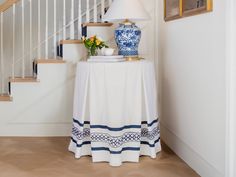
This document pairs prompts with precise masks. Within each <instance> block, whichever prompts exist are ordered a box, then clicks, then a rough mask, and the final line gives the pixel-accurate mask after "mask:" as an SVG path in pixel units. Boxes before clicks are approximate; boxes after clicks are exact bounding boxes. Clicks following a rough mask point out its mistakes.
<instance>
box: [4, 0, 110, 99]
mask: <svg viewBox="0 0 236 177" xmlns="http://www.w3.org/2000/svg"><path fill="white" fill-rule="evenodd" d="M34 1H37V0H30V1H29V6H27V8H30V9H29V11H30V21H29V24H30V31H29V32H30V34H29V36H30V37H29V38H30V40H31V41H29V42H30V43H29V45H30V47H29V51H27V52H26V51H25V47H26V46H25V42H26V41H25V39H24V40H23V41H22V45H21V46H19V47H23V51H25V52H26V53H25V54H22V58H21V59H20V60H19V61H20V62H23V63H22V64H20V65H17V64H16V63H17V62H16V61H17V59H16V56H15V53H16V52H15V51H13V59H12V61H13V64H12V66H13V67H12V75H11V76H10V77H9V79H8V93H6V91H4V89H3V86H2V90H0V101H5V102H6V101H8V102H11V101H13V98H12V95H11V93H12V91H11V85H12V84H13V83H38V82H40V81H39V79H38V78H37V73H38V64H65V63H66V61H64V56H63V46H64V45H68V44H69V45H81V46H82V47H83V42H82V40H81V39H80V38H77V39H73V38H72V39H70V38H69V39H68V38H67V37H65V36H64V37H63V38H64V39H60V38H59V35H60V33H63V35H65V33H66V31H70V35H69V36H75V35H74V34H73V35H71V32H75V30H74V29H75V24H76V23H77V22H78V25H79V26H80V28H81V29H80V28H79V27H78V31H81V36H82V35H83V36H87V30H88V28H92V27H102V28H103V27H111V26H112V25H113V24H112V23H108V22H106V23H103V22H97V19H93V20H94V22H91V21H85V22H82V17H83V16H85V17H86V19H87V20H88V19H90V16H91V13H93V12H94V16H93V18H95V16H103V15H104V12H105V9H107V8H108V5H109V4H108V3H111V1H110V0H109V1H108V0H101V3H100V4H94V6H93V7H92V8H90V7H89V4H90V3H88V2H89V1H93V0H86V2H87V3H86V4H87V7H86V13H85V14H84V15H83V14H79V16H78V17H74V14H73V15H72V14H71V21H70V22H69V23H68V24H66V22H65V21H63V24H66V25H65V26H63V27H62V28H61V29H59V30H56V29H54V34H53V35H52V36H49V35H48V33H47V32H48V27H47V25H48V24H46V34H45V36H46V40H45V41H42V42H41V41H38V42H39V43H40V44H38V45H39V46H37V47H36V48H35V49H36V51H37V52H38V57H37V58H38V59H36V60H32V65H31V66H32V67H33V69H32V71H33V74H32V76H25V74H24V73H25V64H24V63H25V62H26V61H25V60H26V57H27V56H30V57H33V47H32V38H33V37H32V35H33V33H32V26H31V25H32V13H33V12H32V3H33V2H34ZM63 1H65V0H63ZM68 1H69V0H68ZM68 1H65V2H68ZM26 2H28V1H26V0H6V1H5V2H4V3H3V4H2V5H0V14H1V18H0V20H1V22H2V23H1V24H2V26H3V24H4V21H3V13H4V12H6V11H11V10H12V12H13V22H12V23H13V26H12V27H13V32H14V31H15V30H16V29H15V28H16V27H15V25H16V24H15V19H16V17H15V15H16V13H17V12H16V8H17V6H16V4H18V3H21V6H22V7H21V6H19V7H21V9H22V14H20V15H22V18H24V20H25V18H26V16H25V14H24V8H26V5H25V3H26ZM38 2H39V1H38ZM94 2H97V1H94ZM47 3H48V0H46V6H47V7H46V10H47V9H48V8H49V7H48V4H47ZM54 3H56V1H54ZM72 3H75V1H74V0H71V11H72V12H74V9H76V7H73V5H72ZM78 3H81V0H78ZM38 5H40V3H39V4H38ZM64 5H66V4H64ZM41 6H42V5H41ZM72 7H73V8H74V9H72ZM98 7H100V8H101V9H103V10H101V13H102V14H100V15H98V14H97V15H96V14H95V12H97V11H98ZM79 8H81V6H80V7H79ZM41 9H43V8H42V7H41ZM94 9H96V11H95V10H94ZM38 10H39V11H40V7H39V8H38ZM55 10H56V6H54V11H55ZM80 10H81V9H80ZM47 13H48V12H47ZM80 13H81V11H80ZM39 14H40V13H39V12H38V15H39ZM65 14H66V13H65V9H64V12H63V16H64V20H65ZM72 17H74V18H72ZM38 19H40V17H38ZM54 19H55V18H54ZM46 22H47V20H46ZM80 23H81V24H80ZM24 25H25V22H24V21H22V30H23V31H24V28H25V27H24ZM38 25H39V27H40V25H42V24H40V23H38ZM54 27H56V25H55V23H54ZM67 28H69V29H68V30H67ZM72 28H74V29H72ZM0 30H1V35H0V39H1V40H3V39H2V38H3V36H4V34H3V30H2V28H0ZM56 31H59V32H56ZM94 34H96V33H94ZM26 35H27V34H26ZM37 35H38V37H39V39H38V40H40V34H39V33H38V34H37ZM15 36H16V34H15V33H14V34H13V41H12V42H13V50H14V49H16V48H17V46H15V43H14V41H15ZM41 38H42V37H41ZM51 39H54V43H55V41H56V39H60V40H59V41H58V42H57V41H56V43H57V45H58V46H57V49H55V50H54V52H56V56H57V57H55V58H54V57H52V58H51V59H50V57H49V54H48V51H49V49H48V48H47V47H48V41H49V40H51ZM42 44H43V45H45V47H46V48H45V56H44V57H42V54H41V53H40V52H42V50H43V48H42V46H41V45H42ZM3 45H4V44H3V42H1V43H0V53H1V52H2V53H3V51H4V49H3V48H4V47H5V46H3ZM54 46H55V45H54ZM35 49H34V50H35ZM31 50H32V51H31ZM58 51H59V52H58ZM54 56H55V55H54ZM78 60H79V58H78ZM0 61H1V63H0V64H1V73H3V68H4V67H3V65H4V58H3V54H2V55H0ZM19 61H18V63H19ZM17 66H19V67H22V73H23V74H22V76H17V75H15V71H14V70H15V68H16V67H17ZM4 69H5V68H4ZM30 70H31V69H30ZM0 76H1V75H0ZM2 77H4V75H2ZM0 79H1V78H0ZM3 79H4V78H3ZM3 79H2V80H3ZM1 84H4V82H3V81H2V82H1Z"/></svg>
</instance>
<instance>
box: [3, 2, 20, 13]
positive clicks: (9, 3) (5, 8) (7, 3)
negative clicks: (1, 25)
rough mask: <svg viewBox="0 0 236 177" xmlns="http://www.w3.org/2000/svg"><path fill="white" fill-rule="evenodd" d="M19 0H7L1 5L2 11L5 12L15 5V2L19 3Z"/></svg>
mask: <svg viewBox="0 0 236 177" xmlns="http://www.w3.org/2000/svg"><path fill="white" fill-rule="evenodd" d="M18 1H19V0H5V1H4V2H3V3H2V4H1V5H0V12H4V11H6V10H7V9H9V8H10V7H12V6H13V4H15V3H17V2H18Z"/></svg>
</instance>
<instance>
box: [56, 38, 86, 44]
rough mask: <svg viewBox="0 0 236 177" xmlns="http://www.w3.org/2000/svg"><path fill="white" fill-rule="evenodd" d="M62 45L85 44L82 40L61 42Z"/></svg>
mask: <svg viewBox="0 0 236 177" xmlns="http://www.w3.org/2000/svg"><path fill="white" fill-rule="evenodd" d="M60 44H62V45H63V44H83V41H82V40H71V39H70V40H61V41H60Z"/></svg>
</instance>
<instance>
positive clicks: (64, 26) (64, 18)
mask: <svg viewBox="0 0 236 177" xmlns="http://www.w3.org/2000/svg"><path fill="white" fill-rule="evenodd" d="M63 40H66V0H63Z"/></svg>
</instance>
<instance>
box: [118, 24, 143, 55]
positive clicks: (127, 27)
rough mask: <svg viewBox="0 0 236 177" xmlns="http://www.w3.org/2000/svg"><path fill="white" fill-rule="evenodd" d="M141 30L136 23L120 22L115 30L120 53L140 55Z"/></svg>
mask: <svg viewBox="0 0 236 177" xmlns="http://www.w3.org/2000/svg"><path fill="white" fill-rule="evenodd" d="M140 39H141V30H140V29H139V28H138V27H137V26H136V25H135V24H131V23H130V24H120V25H119V27H118V28H117V29H116V30H115V40H116V43H117V46H118V48H119V55H123V56H125V57H126V56H138V46H139V42H140Z"/></svg>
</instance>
